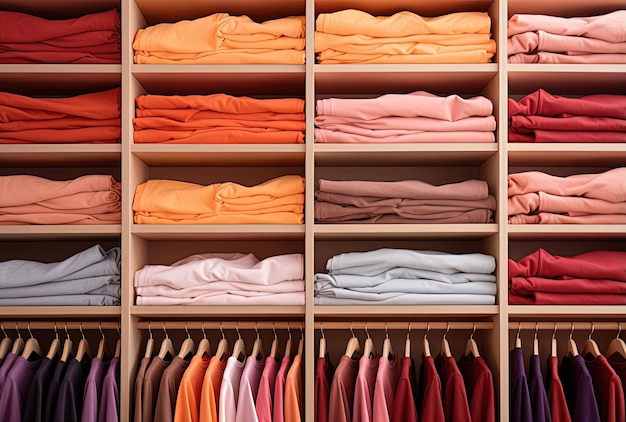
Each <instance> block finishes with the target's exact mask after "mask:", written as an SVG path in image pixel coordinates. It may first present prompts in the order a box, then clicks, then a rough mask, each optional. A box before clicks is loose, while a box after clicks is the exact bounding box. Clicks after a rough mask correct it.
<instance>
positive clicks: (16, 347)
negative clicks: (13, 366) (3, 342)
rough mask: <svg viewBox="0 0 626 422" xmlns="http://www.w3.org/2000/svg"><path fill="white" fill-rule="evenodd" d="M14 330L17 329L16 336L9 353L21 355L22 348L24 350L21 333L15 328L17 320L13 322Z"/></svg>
mask: <svg viewBox="0 0 626 422" xmlns="http://www.w3.org/2000/svg"><path fill="white" fill-rule="evenodd" d="M15 331H17V338H16V339H15V341H14V342H13V349H11V353H13V354H14V355H17V356H19V355H21V354H22V350H24V339H23V338H22V333H20V330H18V328H17V322H16V323H15Z"/></svg>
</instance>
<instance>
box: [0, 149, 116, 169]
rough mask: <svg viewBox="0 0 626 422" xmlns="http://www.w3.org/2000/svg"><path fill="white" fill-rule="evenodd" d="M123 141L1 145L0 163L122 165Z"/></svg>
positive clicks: (48, 165)
mask: <svg viewBox="0 0 626 422" xmlns="http://www.w3.org/2000/svg"><path fill="white" fill-rule="evenodd" d="M121 159H122V145H120V144H110V145H104V144H93V145H88V144H54V145H52V144H45V145H22V144H15V145H9V144H7V145H1V146H0V164H2V165H7V166H8V165H11V166H23V167H27V166H47V167H50V166H58V167H85V166H120V164H121Z"/></svg>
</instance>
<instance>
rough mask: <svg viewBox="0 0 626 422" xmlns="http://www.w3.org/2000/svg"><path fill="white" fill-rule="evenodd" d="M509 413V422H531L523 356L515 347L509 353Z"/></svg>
mask: <svg viewBox="0 0 626 422" xmlns="http://www.w3.org/2000/svg"><path fill="white" fill-rule="evenodd" d="M509 365H510V368H511V369H510V371H509V385H510V387H509V388H510V392H509V394H510V399H509V401H510V404H511V408H510V412H509V417H510V418H511V419H510V420H511V422H533V418H532V407H531V405H530V392H529V391H528V381H527V380H526V371H525V370H524V354H523V353H522V348H521V347H516V348H514V349H513V350H511V353H510V362H509Z"/></svg>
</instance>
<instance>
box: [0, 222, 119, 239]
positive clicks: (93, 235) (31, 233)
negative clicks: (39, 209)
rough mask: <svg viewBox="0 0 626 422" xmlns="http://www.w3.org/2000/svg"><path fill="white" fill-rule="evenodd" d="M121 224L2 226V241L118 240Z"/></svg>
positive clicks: (0, 232)
mask: <svg viewBox="0 0 626 422" xmlns="http://www.w3.org/2000/svg"><path fill="white" fill-rule="evenodd" d="M121 233H122V226H121V225H120V224H103V225H82V224H73V225H72V224H68V225H59V224H54V225H30V224H24V225H6V226H4V225H0V240H31V239H36V240H91V239H99V240H104V239H117V238H119V237H120V235H121Z"/></svg>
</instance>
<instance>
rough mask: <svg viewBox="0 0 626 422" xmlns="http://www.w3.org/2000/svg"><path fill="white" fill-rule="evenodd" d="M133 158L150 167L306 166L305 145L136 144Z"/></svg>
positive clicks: (133, 147) (132, 147)
mask: <svg viewBox="0 0 626 422" xmlns="http://www.w3.org/2000/svg"><path fill="white" fill-rule="evenodd" d="M131 151H132V153H133V155H135V156H136V157H138V158H139V159H140V160H141V161H143V162H144V163H145V164H147V165H149V166H177V165H185V166H227V165H235V166H242V165H243V166H272V167H274V166H293V165H304V153H305V146H304V144H293V145H159V144H133V145H132V146H131Z"/></svg>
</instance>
